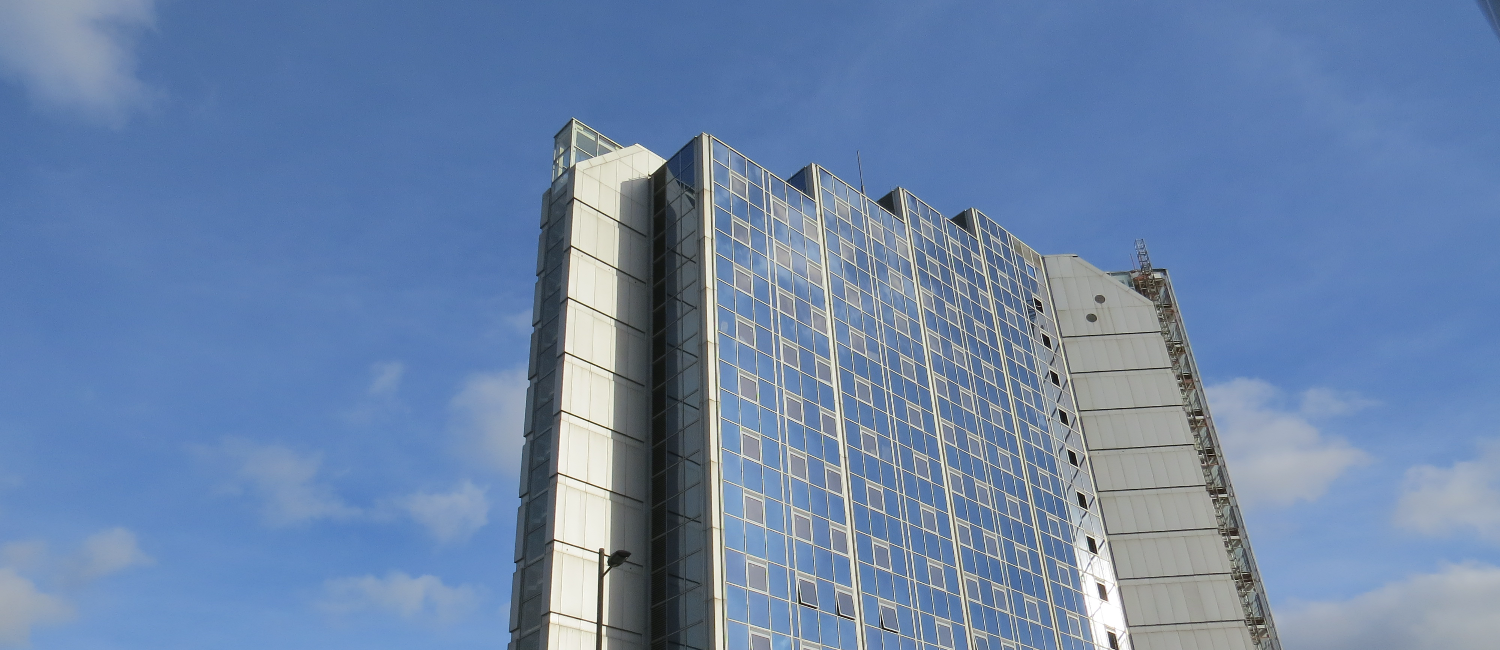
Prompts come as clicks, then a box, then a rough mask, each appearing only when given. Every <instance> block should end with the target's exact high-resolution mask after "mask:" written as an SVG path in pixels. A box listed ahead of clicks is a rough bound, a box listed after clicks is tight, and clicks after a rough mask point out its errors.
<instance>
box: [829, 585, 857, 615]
mask: <svg viewBox="0 0 1500 650" xmlns="http://www.w3.org/2000/svg"><path fill="white" fill-rule="evenodd" d="M834 597H835V599H836V600H838V603H837V604H836V605H835V606H836V610H835V611H834V613H835V614H838V615H839V616H842V617H844V618H854V594H851V593H849V592H847V591H840V592H838V593H836V594H834Z"/></svg>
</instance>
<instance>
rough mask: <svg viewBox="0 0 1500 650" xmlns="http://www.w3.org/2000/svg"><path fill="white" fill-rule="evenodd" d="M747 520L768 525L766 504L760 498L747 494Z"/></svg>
mask: <svg viewBox="0 0 1500 650" xmlns="http://www.w3.org/2000/svg"><path fill="white" fill-rule="evenodd" d="M745 520H746V521H753V522H755V523H757V524H760V525H762V526H764V525H766V504H765V503H763V502H761V500H760V499H757V498H755V497H752V496H750V495H745Z"/></svg>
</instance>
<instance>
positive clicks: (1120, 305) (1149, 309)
mask: <svg viewBox="0 0 1500 650" xmlns="http://www.w3.org/2000/svg"><path fill="white" fill-rule="evenodd" d="M1045 261H1046V269H1047V284H1048V286H1050V287H1051V289H1052V301H1053V304H1054V305H1055V306H1056V307H1055V308H1056V309H1057V326H1058V328H1059V330H1060V331H1061V332H1062V335H1063V336H1064V337H1067V336H1091V335H1097V334H1127V333H1137V332H1160V331H1161V323H1160V322H1159V321H1157V319H1156V307H1155V306H1153V305H1152V304H1151V301H1150V300H1147V299H1146V298H1145V297H1144V296H1142V295H1140V294H1138V293H1136V292H1135V291H1134V290H1132V289H1131V288H1130V287H1127V286H1125V285H1124V284H1121V283H1120V282H1119V281H1118V280H1115V279H1114V278H1111V277H1109V274H1107V273H1105V272H1103V271H1100V270H1099V269H1097V268H1095V267H1094V266H1093V265H1092V264H1089V263H1088V262H1085V261H1083V260H1081V259H1079V258H1078V256H1076V255H1049V256H1047V257H1046V258H1045ZM1096 296H1103V297H1104V302H1103V303H1100V302H1098V301H1097V299H1096ZM1089 314H1093V315H1094V317H1095V320H1094V321H1093V322H1090V321H1089V320H1088V316H1089Z"/></svg>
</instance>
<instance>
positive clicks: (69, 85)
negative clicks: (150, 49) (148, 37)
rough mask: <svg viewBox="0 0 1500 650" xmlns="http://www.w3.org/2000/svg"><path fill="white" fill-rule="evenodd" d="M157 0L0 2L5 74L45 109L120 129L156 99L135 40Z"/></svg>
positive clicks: (0, 55) (149, 20)
mask: <svg viewBox="0 0 1500 650" xmlns="http://www.w3.org/2000/svg"><path fill="white" fill-rule="evenodd" d="M154 20H155V0H0V72H4V73H5V74H6V76H9V77H12V78H14V79H16V80H18V81H20V82H21V83H22V84H24V85H25V86H26V89H27V90H28V91H29V92H30V94H31V96H32V98H33V99H34V100H35V101H36V102H37V103H38V104H40V105H43V106H47V107H50V108H59V109H63V110H67V111H71V112H74V113H77V114H80V115H83V116H85V117H88V118H91V119H96V120H100V121H104V122H106V123H112V124H119V123H120V122H121V121H123V120H124V119H125V116H126V115H127V114H128V113H129V112H130V111H131V110H132V109H135V108H137V107H139V106H142V105H144V104H145V103H146V102H147V100H148V98H149V95H150V93H149V91H148V89H147V88H146V85H145V84H143V83H142V82H141V80H140V79H139V78H137V77H136V74H135V54H134V51H133V50H134V46H135V43H134V41H135V39H136V37H137V36H138V35H139V33H140V32H141V31H142V30H145V29H148V28H150V27H151V26H152V24H153V22H154Z"/></svg>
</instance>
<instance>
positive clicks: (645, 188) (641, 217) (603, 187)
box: [573, 145, 666, 233]
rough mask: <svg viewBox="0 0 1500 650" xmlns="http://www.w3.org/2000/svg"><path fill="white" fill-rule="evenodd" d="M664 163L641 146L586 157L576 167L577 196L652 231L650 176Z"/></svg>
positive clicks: (602, 209)
mask: <svg viewBox="0 0 1500 650" xmlns="http://www.w3.org/2000/svg"><path fill="white" fill-rule="evenodd" d="M664 162H666V161H665V160H663V159H662V158H661V156H658V155H656V154H654V153H651V152H650V151H647V150H646V149H645V148H644V147H642V146H640V145H631V146H629V147H626V148H624V149H621V150H619V151H615V152H612V153H608V154H605V155H603V156H599V157H598V158H591V159H589V160H585V161H583V162H581V163H578V165H577V166H575V167H574V169H573V196H574V198H576V199H578V200H579V201H583V202H584V203H587V204H589V205H591V206H593V207H594V208H595V209H596V210H598V211H600V212H603V213H604V214H607V215H610V216H612V217H614V218H616V219H618V220H619V221H620V222H621V223H623V224H625V225H627V226H630V227H631V228H634V229H635V230H637V231H638V232H642V233H646V232H650V231H651V178H650V177H651V173H652V172H654V171H656V170H657V169H658V168H660V167H661V166H662V163H664Z"/></svg>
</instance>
